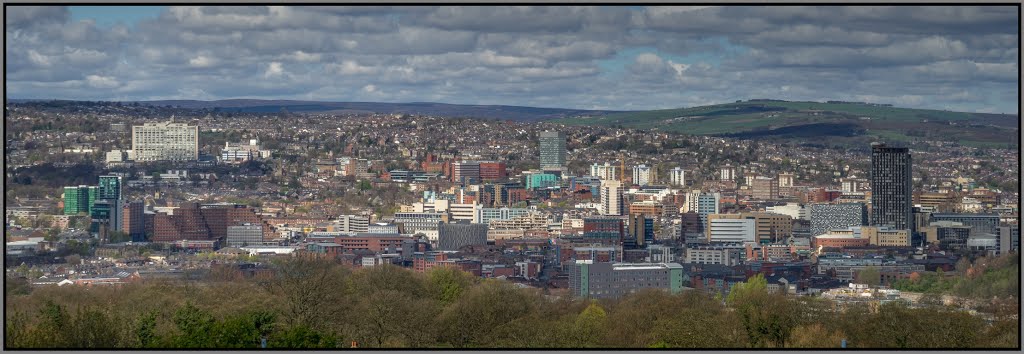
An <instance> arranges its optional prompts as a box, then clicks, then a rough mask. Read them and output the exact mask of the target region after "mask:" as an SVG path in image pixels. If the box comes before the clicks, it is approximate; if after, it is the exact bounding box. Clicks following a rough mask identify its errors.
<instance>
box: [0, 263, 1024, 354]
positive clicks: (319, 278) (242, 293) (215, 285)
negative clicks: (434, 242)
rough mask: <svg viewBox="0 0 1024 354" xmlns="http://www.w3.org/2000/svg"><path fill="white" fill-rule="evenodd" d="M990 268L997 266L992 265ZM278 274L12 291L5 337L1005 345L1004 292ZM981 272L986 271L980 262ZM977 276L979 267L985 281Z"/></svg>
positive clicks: (527, 344)
mask: <svg viewBox="0 0 1024 354" xmlns="http://www.w3.org/2000/svg"><path fill="white" fill-rule="evenodd" d="M988 266H989V267H993V268H998V267H996V264H995V263H992V264H989V265H988ZM275 269H276V273H275V274H276V275H275V276H274V277H273V278H271V279H267V280H263V281H260V282H259V283H257V282H256V281H253V280H251V279H238V280H233V281H218V282H205V283H200V284H196V283H194V282H193V283H188V282H169V281H153V280H150V281H146V282H143V283H141V284H128V285H124V286H122V287H110V288H108V287H90V288H81V287H60V288H57V287H51V288H36V289H32V291H31V293H30V294H28V295H22V294H21V292H14V291H9V292H8V293H7V296H8V299H7V300H8V301H7V308H8V309H11V311H7V315H6V318H5V320H6V328H5V340H6V344H7V346H8V347H10V348H259V347H260V346H261V343H262V341H263V340H264V339H265V340H266V343H267V347H269V348H338V347H339V346H341V347H348V346H349V343H351V342H356V343H357V345H358V346H359V347H361V348H368V347H371V348H372V347H413V348H453V347H456V348H467V347H468V348H503V347H508V348H602V347H604V348H608V347H613V348H650V347H654V348H760V347H774V348H835V347H838V346H839V345H840V342H841V341H842V340H843V339H846V340H847V342H848V344H849V347H851V348H919V347H920V348H965V347H986V348H997V347H1014V346H1016V344H1017V340H1018V336H1019V334H1018V330H1019V324H1018V323H1017V320H1016V317H1014V314H1016V313H1017V312H1019V311H1018V306H1017V305H1016V299H1015V298H1003V299H1001V300H1000V301H998V302H994V303H993V305H992V306H991V307H992V311H993V312H995V313H997V316H996V318H995V322H994V323H993V324H992V325H988V324H985V323H984V321H982V320H981V319H980V318H979V317H975V316H971V315H969V314H967V313H964V312H959V311H954V310H951V309H948V308H945V307H941V306H934V307H926V308H908V307H906V306H903V305H899V304H884V305H881V306H879V307H876V308H871V307H867V306H863V307H862V306H854V307H852V308H849V309H846V310H845V311H843V312H835V311H834V310H833V306H832V303H830V302H828V301H826V300H822V299H812V298H795V299H794V298H792V297H787V296H784V295H778V294H771V293H768V292H767V289H766V286H765V284H764V282H763V279H761V278H759V277H755V278H751V280H749V281H748V282H746V283H742V284H740V285H737V286H736V288H735V289H733V290H732V291H731V293H730V296H729V298H728V301H727V302H726V303H723V301H721V300H720V299H715V298H712V297H710V296H709V295H707V294H705V293H703V292H699V291H686V292H683V293H681V294H676V295H672V294H669V293H666V292H663V291H657V290H647V291H640V292H637V293H635V294H631V295H629V296H626V297H624V298H622V299H619V300H600V301H595V300H581V299H571V298H561V297H557V298H556V297H549V296H544V295H542V294H540V292H539V291H538V290H537V289H519V288H517V287H516V286H514V285H512V284H510V283H507V282H504V281H497V280H481V279H477V278H473V277H472V276H469V275H467V274H464V273H461V272H459V271H455V270H452V269H435V270H433V271H432V272H430V273H427V274H418V273H414V272H412V271H409V270H406V269H401V268H397V267H392V266H382V267H373V268H367V269H358V270H354V271H353V270H349V269H345V268H343V267H340V266H338V265H335V264H332V263H328V262H322V261H316V260H303V259H291V260H289V261H287V262H282V263H280V264H276V265H275ZM979 274H985V273H984V272H983V273H979ZM983 277H984V276H983V275H978V278H979V279H982V278H983Z"/></svg>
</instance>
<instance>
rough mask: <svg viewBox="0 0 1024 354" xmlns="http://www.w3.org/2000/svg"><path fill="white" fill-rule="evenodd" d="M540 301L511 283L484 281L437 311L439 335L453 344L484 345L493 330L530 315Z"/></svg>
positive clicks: (495, 330)
mask: <svg viewBox="0 0 1024 354" xmlns="http://www.w3.org/2000/svg"><path fill="white" fill-rule="evenodd" d="M540 301H542V300H539V299H537V298H532V297H530V296H527V295H526V294H525V293H524V292H522V291H520V290H518V289H516V288H514V287H513V286H512V285H510V284H507V283H501V282H498V281H485V282H483V283H482V284H481V285H479V286H477V287H474V288H472V289H470V291H467V292H466V294H465V295H464V296H463V297H461V298H459V299H458V300H457V301H456V302H455V303H453V304H452V305H451V306H449V307H448V308H447V309H445V311H444V312H443V313H442V314H441V315H440V318H439V321H440V328H441V339H442V340H443V341H444V343H445V344H448V345H451V346H454V347H456V348H462V347H470V346H486V345H487V343H489V342H490V340H493V339H494V336H492V335H493V334H495V333H500V332H501V331H502V330H504V329H505V327H506V326H509V325H510V324H511V323H513V321H515V320H516V319H519V318H523V317H526V316H529V314H530V313H531V312H533V310H534V308H533V306H534V304H536V303H538V302H540Z"/></svg>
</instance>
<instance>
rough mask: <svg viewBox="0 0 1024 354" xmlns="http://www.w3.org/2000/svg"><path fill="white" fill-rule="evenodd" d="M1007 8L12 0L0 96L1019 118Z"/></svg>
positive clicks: (1013, 35)
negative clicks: (70, 0)
mask: <svg viewBox="0 0 1024 354" xmlns="http://www.w3.org/2000/svg"><path fill="white" fill-rule="evenodd" d="M1017 22H1018V9H1017V7H1015V6H925V7H912V6H894V7H886V6H849V7H841V6H652V7H639V6H629V7H625V6H593V7H586V6H583V7H567V6H550V7H545V6H539V7H530V6H500V7H499V6H493V7H490V6H487V7H473V6H415V7H413V6H407V7H378V6H355V7H342V6H212V7H208V6H72V7H60V6H11V5H8V6H7V7H6V19H5V26H6V27H5V31H6V32H5V34H6V38H7V40H6V43H5V46H6V47H5V49H6V51H5V52H6V58H5V60H6V71H5V85H6V88H7V95H8V96H7V97H8V98H40V99H72V100H104V101H135V100H166V99H195V100H217V99H231V98H255V99H298V100H318V101H363V102H443V103H455V104H501V105H522V106H536V107H559V108H579V109H607V110H641V109H664V108H678V107H693V106H699V105H707V104H716V103H727V102H733V101H736V100H746V99H754V98H771V99H784V100H809V101H826V100H841V101H862V102H872V103H891V104H894V105H896V106H900V107H912V108H932V109H946V110H956V111H968V112H990V113H1016V112H1017V110H1018V101H1019V99H1018V98H1019V91H1018V90H1019V74H1018V73H1019V71H1018V70H1019V68H1018V65H1017V62H1018V58H1019V55H1020V53H1019V50H1020V46H1019V43H1020V40H1019V38H1018V25H1017Z"/></svg>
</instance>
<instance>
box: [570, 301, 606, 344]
mask: <svg viewBox="0 0 1024 354" xmlns="http://www.w3.org/2000/svg"><path fill="white" fill-rule="evenodd" d="M607 321H608V315H607V313H605V311H604V309H603V308H601V305H598V304H597V302H596V301H591V303H590V306H587V308H586V309H584V310H583V312H580V314H579V315H578V316H576V320H575V322H574V323H573V326H572V331H571V337H570V338H571V342H570V343H571V347H573V348H589V347H595V346H597V345H598V344H599V343H600V338H601V337H603V332H604V328H605V325H606V324H607Z"/></svg>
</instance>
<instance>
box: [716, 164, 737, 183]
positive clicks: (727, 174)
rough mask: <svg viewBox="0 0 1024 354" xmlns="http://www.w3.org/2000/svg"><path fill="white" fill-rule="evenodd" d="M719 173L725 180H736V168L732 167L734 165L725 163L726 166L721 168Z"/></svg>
mask: <svg viewBox="0 0 1024 354" xmlns="http://www.w3.org/2000/svg"><path fill="white" fill-rule="evenodd" d="M719 175H720V176H719V177H720V178H721V179H722V180H723V181H735V180H736V168H735V167H732V165H725V166H724V167H722V168H721V171H720V173H719Z"/></svg>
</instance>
